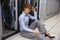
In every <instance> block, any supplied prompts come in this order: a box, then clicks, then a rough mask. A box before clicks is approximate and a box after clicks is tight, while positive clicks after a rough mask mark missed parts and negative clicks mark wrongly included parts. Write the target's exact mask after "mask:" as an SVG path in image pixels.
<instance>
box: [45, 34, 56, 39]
mask: <svg viewBox="0 0 60 40" xmlns="http://www.w3.org/2000/svg"><path fill="white" fill-rule="evenodd" d="M45 36H46V37H49V38H55V36H52V35H51V34H50V33H45Z"/></svg>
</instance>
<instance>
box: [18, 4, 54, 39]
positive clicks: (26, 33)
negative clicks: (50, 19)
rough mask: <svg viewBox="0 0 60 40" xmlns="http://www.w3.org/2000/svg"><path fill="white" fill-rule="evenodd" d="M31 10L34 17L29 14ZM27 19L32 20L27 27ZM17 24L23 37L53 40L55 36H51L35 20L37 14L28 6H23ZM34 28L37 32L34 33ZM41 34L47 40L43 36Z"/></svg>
mask: <svg viewBox="0 0 60 40" xmlns="http://www.w3.org/2000/svg"><path fill="white" fill-rule="evenodd" d="M31 10H32V11H33V12H34V16H32V15H30V14H29V12H30V11H31ZM29 19H32V20H34V22H32V23H31V25H30V26H28V24H29ZM19 23H20V32H21V35H22V36H23V37H26V38H36V39H37V40H49V38H55V36H51V35H50V33H49V32H47V30H46V29H45V28H44V25H43V24H41V23H40V21H39V20H37V12H36V11H35V9H34V7H32V6H31V5H30V4H27V3H26V4H24V8H23V11H22V14H21V15H20V16H19ZM36 28H38V29H39V31H36V30H35V29H36ZM43 34H45V36H47V37H49V38H47V37H45V36H43Z"/></svg>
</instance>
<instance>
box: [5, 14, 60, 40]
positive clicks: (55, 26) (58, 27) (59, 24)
mask: <svg viewBox="0 0 60 40" xmlns="http://www.w3.org/2000/svg"><path fill="white" fill-rule="evenodd" d="M43 24H45V25H46V26H45V28H46V29H47V30H48V31H49V32H51V34H53V35H55V37H56V38H55V39H52V40H60V14H58V15H56V16H53V17H51V18H49V19H47V20H45V21H44V22H43ZM6 40H33V39H27V38H23V37H22V36H21V35H20V33H18V34H16V35H14V36H12V37H10V38H8V39H6Z"/></svg>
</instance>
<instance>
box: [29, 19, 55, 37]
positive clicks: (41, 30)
mask: <svg viewBox="0 0 60 40" xmlns="http://www.w3.org/2000/svg"><path fill="white" fill-rule="evenodd" d="M44 26H45V25H44V24H41V23H40V21H39V20H35V21H34V22H33V23H32V24H31V25H30V27H29V28H31V29H35V28H36V27H37V28H38V29H39V31H40V33H41V34H45V35H46V36H48V37H49V38H55V36H51V34H50V33H49V32H47V30H46V29H45V27H44Z"/></svg>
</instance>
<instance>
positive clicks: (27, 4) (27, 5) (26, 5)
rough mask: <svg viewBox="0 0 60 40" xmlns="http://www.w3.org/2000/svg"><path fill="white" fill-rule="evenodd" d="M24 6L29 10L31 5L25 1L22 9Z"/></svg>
mask: <svg viewBox="0 0 60 40" xmlns="http://www.w3.org/2000/svg"><path fill="white" fill-rule="evenodd" d="M25 8H29V9H30V10H31V9H32V6H31V5H30V4H29V3H25V4H24V5H23V11H24V10H25Z"/></svg>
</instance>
